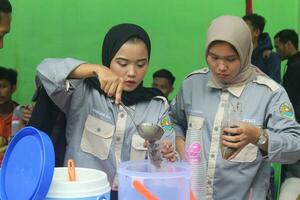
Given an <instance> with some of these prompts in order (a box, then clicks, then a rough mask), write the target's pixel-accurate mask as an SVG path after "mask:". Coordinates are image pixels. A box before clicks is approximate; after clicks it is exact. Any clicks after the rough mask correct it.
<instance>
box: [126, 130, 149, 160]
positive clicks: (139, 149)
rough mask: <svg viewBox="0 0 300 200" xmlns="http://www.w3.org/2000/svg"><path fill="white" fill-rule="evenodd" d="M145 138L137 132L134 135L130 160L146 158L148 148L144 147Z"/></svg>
mask: <svg viewBox="0 0 300 200" xmlns="http://www.w3.org/2000/svg"><path fill="white" fill-rule="evenodd" d="M144 142H145V139H143V138H142V137H141V136H139V135H138V134H137V133H136V134H134V135H133V136H132V141H131V152H130V160H143V159H145V156H146V152H147V148H145V147H144Z"/></svg>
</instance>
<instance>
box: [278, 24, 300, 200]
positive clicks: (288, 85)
mask: <svg viewBox="0 0 300 200" xmlns="http://www.w3.org/2000/svg"><path fill="white" fill-rule="evenodd" d="M274 41H275V42H274V43H275V48H276V50H277V52H278V54H279V56H280V58H281V60H287V65H286V66H285V68H284V71H285V74H284V76H283V82H282V86H283V87H284V88H285V90H286V91H287V94H288V96H289V98H290V100H291V103H292V104H293V107H294V110H295V118H296V120H297V121H298V123H300V52H299V50H298V35H297V33H296V32H295V31H294V30H292V29H284V30H281V31H279V32H278V33H277V34H276V35H275V36H274ZM282 174H283V178H286V180H285V181H284V183H283V184H282V188H281V192H280V198H279V199H280V200H283V199H296V197H297V195H298V194H299V193H300V187H299V184H300V161H298V162H297V163H295V164H288V165H282Z"/></svg>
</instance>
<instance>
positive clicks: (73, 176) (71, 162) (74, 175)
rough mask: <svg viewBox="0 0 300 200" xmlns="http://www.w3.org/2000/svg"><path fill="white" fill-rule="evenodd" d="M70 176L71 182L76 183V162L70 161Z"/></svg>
mask: <svg viewBox="0 0 300 200" xmlns="http://www.w3.org/2000/svg"><path fill="white" fill-rule="evenodd" d="M68 174H69V181H76V173H75V164H74V160H72V159H69V160H68Z"/></svg>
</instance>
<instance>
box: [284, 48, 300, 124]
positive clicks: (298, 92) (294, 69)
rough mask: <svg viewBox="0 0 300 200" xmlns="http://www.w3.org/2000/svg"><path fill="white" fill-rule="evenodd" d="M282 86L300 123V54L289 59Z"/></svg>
mask: <svg viewBox="0 0 300 200" xmlns="http://www.w3.org/2000/svg"><path fill="white" fill-rule="evenodd" d="M282 85H283V87H284V88H285V90H286V91H287V93H288V95H289V98H290V100H291V102H292V104H293V107H294V109H295V116H296V119H297V121H298V122H300V52H297V53H296V54H295V55H293V56H292V57H290V58H289V59H288V62H287V70H286V73H285V75H284V77H283V83H282Z"/></svg>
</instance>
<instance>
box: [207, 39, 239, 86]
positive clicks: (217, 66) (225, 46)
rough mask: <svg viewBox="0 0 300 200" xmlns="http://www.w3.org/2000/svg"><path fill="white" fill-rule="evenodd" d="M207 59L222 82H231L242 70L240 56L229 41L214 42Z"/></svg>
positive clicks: (214, 73)
mask: <svg viewBox="0 0 300 200" xmlns="http://www.w3.org/2000/svg"><path fill="white" fill-rule="evenodd" d="M206 59H207V63H208V65H209V67H210V69H211V71H212V73H213V75H214V76H215V77H216V78H217V79H218V80H219V81H220V82H222V83H230V82H231V80H233V79H234V77H236V76H237V75H238V73H239V72H240V68H241V61H240V57H239V55H238V53H237V52H236V51H235V49H234V48H233V47H232V46H231V45H230V44H229V43H227V42H220V43H215V44H212V45H211V47H210V48H209V49H208V53H207V58H206Z"/></svg>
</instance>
